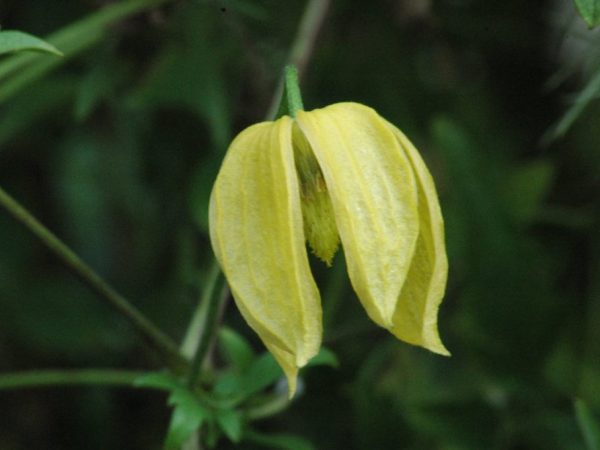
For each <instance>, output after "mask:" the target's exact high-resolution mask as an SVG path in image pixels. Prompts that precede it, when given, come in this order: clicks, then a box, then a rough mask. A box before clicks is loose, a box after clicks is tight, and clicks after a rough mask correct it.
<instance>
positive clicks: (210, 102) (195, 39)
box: [132, 2, 231, 150]
mask: <svg viewBox="0 0 600 450" xmlns="http://www.w3.org/2000/svg"><path fill="white" fill-rule="evenodd" d="M179 13H180V14H181V16H180V17H179V23H180V24H181V28H180V29H178V30H177V41H175V42H174V43H173V45H167V46H165V47H164V48H163V51H162V52H161V54H160V55H159V56H158V57H157V58H156V62H155V65H154V67H153V68H152V69H151V70H150V72H149V76H148V77H147V79H146V80H145V83H144V84H143V85H142V86H141V88H140V89H139V90H138V91H137V92H136V93H135V94H134V95H133V97H132V102H133V103H134V104H149V105H153V106H168V107H173V106H178V107H184V108H187V109H189V110H190V111H192V112H194V113H196V114H197V116H198V117H199V118H200V119H202V120H203V121H204V122H205V123H207V124H208V128H209V132H210V134H211V138H212V142H213V145H214V147H215V148H217V149H219V150H224V149H225V147H226V146H227V144H228V143H229V140H230V136H231V117H230V111H229V107H228V98H229V96H230V92H228V90H227V89H226V87H225V86H224V84H223V81H224V72H223V69H224V68H223V66H224V63H225V61H224V57H225V55H226V54H227V47H226V45H228V42H229V41H227V40H223V39H222V31H223V27H222V25H221V24H220V22H219V20H218V18H217V17H216V16H215V14H217V12H216V11H215V10H214V8H208V7H206V5H202V4H201V3H200V2H190V3H187V4H185V5H184V6H183V7H182V9H181V11H179ZM217 45H218V46H222V48H221V50H220V51H219V52H215V51H214V48H215V46H217ZM199 67H201V68H202V70H198V68H199ZM199 150H201V149H199Z"/></svg>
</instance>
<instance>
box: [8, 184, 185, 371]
mask: <svg viewBox="0 0 600 450" xmlns="http://www.w3.org/2000/svg"><path fill="white" fill-rule="evenodd" d="M0 205H1V206H2V207H3V208H4V209H6V211H7V212H8V213H9V214H10V215H11V216H12V217H13V218H14V219H16V220H17V221H18V222H20V223H21V224H22V225H24V226H25V228H27V229H28V230H29V231H31V233H33V234H34V235H35V236H36V237H37V238H38V239H39V240H40V241H42V243H43V244H44V245H45V246H46V247H47V248H48V249H49V250H50V251H51V252H52V253H54V255H55V256H57V257H58V258H59V259H60V260H61V261H62V262H63V263H64V264H65V265H66V266H67V268H69V269H71V271H73V273H75V274H76V275H77V276H78V277H79V278H80V279H81V280H82V281H83V282H84V283H85V284H87V285H88V286H89V287H90V288H91V289H92V290H93V291H94V292H96V293H97V294H98V295H99V296H100V298H102V299H103V300H105V301H106V303H108V304H109V305H110V306H112V307H113V308H114V309H115V310H116V311H117V312H118V313H119V314H121V315H122V316H123V317H125V318H126V319H127V320H128V321H129V323H131V324H132V325H133V327H134V328H135V329H136V331H137V332H138V333H139V334H140V336H142V338H143V339H144V341H145V342H146V343H147V344H148V345H149V346H151V347H152V348H153V349H155V350H156V351H157V352H158V353H159V354H160V355H161V356H162V357H163V359H164V360H165V362H166V364H167V365H168V366H169V367H170V368H171V369H172V370H173V371H175V372H178V373H181V372H182V371H184V370H185V369H186V367H187V366H188V362H187V361H186V360H185V358H183V357H182V356H181V354H180V353H179V350H178V349H177V346H176V345H175V343H174V342H173V341H172V340H171V338H169V337H168V336H167V335H166V334H164V333H163V332H162V331H161V330H160V329H158V328H157V327H156V326H155V325H154V324H153V323H152V322H151V321H150V320H149V319H148V318H146V317H145V316H144V315H143V314H142V313H141V312H140V311H139V310H138V309H137V308H135V307H134V306H133V305H132V304H131V302H129V301H128V300H127V299H126V298H125V297H123V296H122V295H121V294H119V293H118V292H117V291H115V289H113V288H112V287H111V286H110V285H109V284H108V283H107V282H106V281H105V280H104V279H103V278H102V277H101V276H100V275H98V274H97V273H96V272H95V271H94V270H93V269H92V268H91V267H90V266H88V265H87V264H86V263H85V262H83V261H82V260H81V259H80V258H79V256H77V255H76V254H75V253H74V252H73V251H72V250H71V249H70V248H69V247H67V245H65V244H64V243H63V242H62V241H61V240H60V239H58V238H57V237H56V235H54V234H53V233H52V232H51V231H50V230H48V228H46V227H45V226H44V225H42V224H41V223H40V222H39V221H38V220H37V219H36V218H35V217H34V216H33V215H31V213H29V211H27V210H26V209H25V208H24V207H23V206H21V205H20V204H19V203H18V202H17V201H16V200H15V199H13V198H12V197H11V196H10V195H8V194H7V193H6V192H5V191H4V190H3V189H2V188H0Z"/></svg>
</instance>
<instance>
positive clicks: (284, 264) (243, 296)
mask: <svg viewBox="0 0 600 450" xmlns="http://www.w3.org/2000/svg"><path fill="white" fill-rule="evenodd" d="M291 129H292V121H291V119H290V118H289V117H282V118H281V119H279V120H278V121H276V122H265V123H260V124H257V125H254V126H251V127H250V128H248V129H246V130H244V131H243V132H242V133H240V135H239V136H238V137H236V139H235V140H234V141H233V143H232V144H231V146H230V147H229V150H228V152H227V155H226V157H225V160H224V161H223V165H222V167H221V170H220V172H219V175H218V177H217V180H216V182H215V185H214V188H213V192H212V196H211V202H210V231H211V242H212V245H213V248H214V250H215V254H216V256H217V259H218V261H219V263H220V265H221V268H222V269H223V272H224V273H225V276H226V278H227V281H228V282H229V285H230V287H231V290H232V293H233V296H234V298H235V301H236V304H237V305H238V308H239V310H240V311H241V313H242V315H243V316H244V318H245V319H246V321H247V322H248V323H249V325H250V326H251V327H252V328H253V329H254V330H255V331H256V332H257V333H258V335H259V336H260V338H261V339H262V341H263V342H264V343H265V345H266V346H267V348H268V349H269V351H270V352H271V353H272V354H273V356H274V357H275V358H276V359H277V361H278V362H279V364H280V365H281V366H282V368H283V370H284V372H285V373H286V375H287V377H288V381H289V388H290V395H292V394H293V392H294V390H295V383H296V375H297V372H298V368H299V367H302V366H303V365H305V364H306V363H307V361H308V360H309V359H310V358H311V357H312V356H314V355H315V354H316V353H317V352H318V350H319V347H320V344H321V335H322V325H321V305H320V298H319V292H318V290H317V287H316V285H315V282H314V280H313V278H312V275H311V273H310V267H309V263H308V256H307V254H306V247H305V243H304V242H305V239H304V233H303V225H302V212H301V208H300V193H299V185H298V179H297V174H296V169H295V167H294V155H293V150H292V139H291Z"/></svg>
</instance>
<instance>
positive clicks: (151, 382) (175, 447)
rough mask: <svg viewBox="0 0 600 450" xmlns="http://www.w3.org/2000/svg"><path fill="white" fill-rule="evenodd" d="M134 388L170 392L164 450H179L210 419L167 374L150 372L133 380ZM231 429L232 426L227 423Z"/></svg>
mask: <svg viewBox="0 0 600 450" xmlns="http://www.w3.org/2000/svg"><path fill="white" fill-rule="evenodd" d="M134 386H137V387H146V388H147V387H153V388H156V389H161V390H166V391H169V392H170V395H169V398H168V400H167V403H168V404H169V405H171V406H174V409H173V414H172V416H171V423H170V425H169V430H168V431H167V436H166V438H165V444H164V449H165V450H180V448H181V446H182V445H183V444H184V443H185V442H186V441H187V440H188V439H189V438H190V437H191V436H192V434H193V433H194V432H195V431H196V430H197V429H198V428H199V427H200V426H201V425H202V423H203V422H204V421H205V420H207V419H211V418H212V413H211V411H210V410H209V409H208V408H207V407H206V406H204V405H203V404H202V402H200V400H199V399H198V397H196V395H194V393H193V392H191V391H190V390H189V389H188V388H187V387H186V386H185V385H184V384H183V383H182V382H181V381H180V380H179V379H178V378H177V377H175V376H174V375H172V374H170V373H168V372H152V373H148V374H145V375H143V376H141V377H140V378H138V379H137V380H135V382H134ZM227 425H229V426H230V427H231V428H233V425H231V424H230V423H228V424H227Z"/></svg>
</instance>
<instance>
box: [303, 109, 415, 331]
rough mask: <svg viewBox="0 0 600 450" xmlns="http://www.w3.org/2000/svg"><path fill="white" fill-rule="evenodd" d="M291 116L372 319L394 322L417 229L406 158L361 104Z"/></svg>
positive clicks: (388, 325) (354, 282)
mask: <svg viewBox="0 0 600 450" xmlns="http://www.w3.org/2000/svg"><path fill="white" fill-rule="evenodd" d="M296 119H297V122H298V125H299V126H300V129H301V130H302V132H303V133H304V135H305V136H306V138H307V139H308V141H309V143H310V145H311V147H312V149H313V152H314V154H315V157H316V158H317V161H318V162H319V166H320V167H321V170H322V172H323V176H324V177H325V182H326V184H327V189H328V191H329V193H330V195H331V202H332V205H333V210H334V214H335V221H336V224H337V226H338V230H339V234H340V238H341V241H342V247H343V248H344V253H345V256H346V261H347V265H348V274H349V276H350V281H351V282H352V286H353V287H354V290H355V291H356V293H357V295H358V298H359V299H360V301H361V303H362V304H363V306H364V307H365V309H366V310H367V313H368V314H369V316H370V317H371V319H372V320H373V321H375V322H376V323H378V324H379V325H381V326H383V327H385V328H393V327H394V323H393V314H394V311H395V310H396V303H397V301H398V296H399V295H400V290H401V288H402V285H403V284H404V280H405V278H406V275H407V273H408V269H409V267H410V262H411V260H412V257H413V253H414V249H415V244H416V240H417V236H418V233H419V215H418V211H417V188H416V185H415V178H414V175H413V170H412V168H411V166H410V163H409V162H408V160H407V158H406V155H405V153H404V152H403V151H402V149H401V148H400V144H399V143H398V140H397V139H396V137H395V136H394V134H393V133H392V132H391V130H390V129H389V128H388V126H387V123H386V122H385V121H384V120H383V119H382V118H381V117H380V116H379V115H378V114H377V113H376V112H375V111H374V110H372V109H371V108H368V107H366V106H363V105H359V104H357V103H338V104H334V105H331V106H328V107H326V108H323V109H317V110H314V111H311V112H303V111H298V113H297V116H296Z"/></svg>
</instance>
